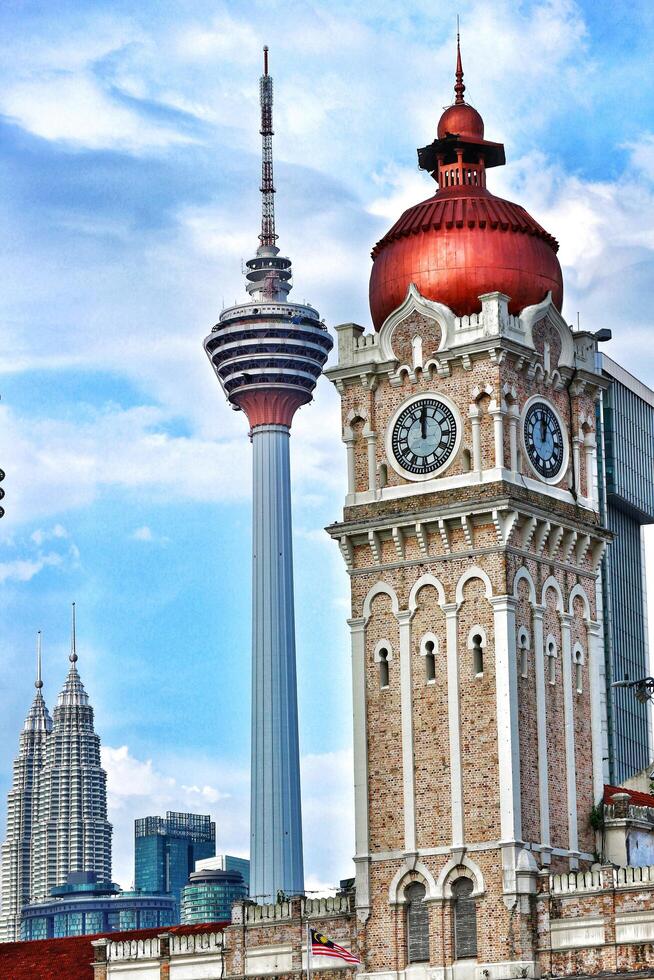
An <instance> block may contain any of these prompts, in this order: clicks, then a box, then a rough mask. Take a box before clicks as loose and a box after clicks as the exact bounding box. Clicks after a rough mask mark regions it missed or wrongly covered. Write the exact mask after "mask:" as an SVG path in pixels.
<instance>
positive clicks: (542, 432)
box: [540, 418, 547, 442]
mask: <svg viewBox="0 0 654 980" xmlns="http://www.w3.org/2000/svg"><path fill="white" fill-rule="evenodd" d="M546 438H547V422H546V420H545V418H542V419H541V420H540V440H541V442H545V439H546Z"/></svg>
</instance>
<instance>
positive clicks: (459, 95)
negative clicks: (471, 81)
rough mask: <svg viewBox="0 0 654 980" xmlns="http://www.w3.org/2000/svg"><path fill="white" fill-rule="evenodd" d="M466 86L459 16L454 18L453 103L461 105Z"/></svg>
mask: <svg viewBox="0 0 654 980" xmlns="http://www.w3.org/2000/svg"><path fill="white" fill-rule="evenodd" d="M465 90H466V87H465V85H464V84H463V65H462V63H461V35H460V34H459V16H458V14H457V18H456V82H455V83H454V96H455V98H454V104H455V105H461V103H462V102H465V99H464V98H463V93H464V92H465Z"/></svg>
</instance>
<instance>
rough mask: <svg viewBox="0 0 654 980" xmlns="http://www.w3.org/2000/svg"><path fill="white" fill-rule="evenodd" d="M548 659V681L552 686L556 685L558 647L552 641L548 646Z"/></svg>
mask: <svg viewBox="0 0 654 980" xmlns="http://www.w3.org/2000/svg"><path fill="white" fill-rule="evenodd" d="M547 659H548V680H549V682H550V684H556V647H555V646H554V643H552V641H551V640H550V642H549V643H548V645H547Z"/></svg>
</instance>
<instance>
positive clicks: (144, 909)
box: [21, 871, 176, 940]
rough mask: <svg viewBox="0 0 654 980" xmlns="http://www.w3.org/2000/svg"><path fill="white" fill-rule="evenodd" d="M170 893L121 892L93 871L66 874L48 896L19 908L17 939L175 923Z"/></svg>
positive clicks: (85, 933)
mask: <svg viewBox="0 0 654 980" xmlns="http://www.w3.org/2000/svg"><path fill="white" fill-rule="evenodd" d="M175 920H176V907H175V901H174V899H173V897H172V896H171V895H151V894H144V893H141V892H135V891H134V892H124V891H121V889H120V888H119V886H118V885H116V884H114V883H113V882H109V883H108V882H106V881H105V882H99V881H98V879H97V875H96V874H95V872H93V871H76V872H72V873H71V874H69V875H68V878H67V881H66V884H65V885H60V886H58V887H57V888H53V889H52V897H51V898H50V899H47V900H45V901H43V902H37V903H34V904H33V905H28V906H26V907H25V908H24V909H23V913H22V922H21V939H24V940H26V939H27V940H29V939H59V938H62V937H65V936H86V935H93V934H95V933H104V932H122V931H125V930H128V929H159V928H164V927H167V926H171V925H174V924H175Z"/></svg>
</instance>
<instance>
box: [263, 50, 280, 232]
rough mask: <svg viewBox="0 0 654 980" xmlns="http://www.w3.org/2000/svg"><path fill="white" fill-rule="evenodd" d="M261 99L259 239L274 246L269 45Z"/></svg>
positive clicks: (271, 93) (271, 88) (271, 97)
mask: <svg viewBox="0 0 654 980" xmlns="http://www.w3.org/2000/svg"><path fill="white" fill-rule="evenodd" d="M259 101H260V103H261V234H260V235H259V240H260V242H261V244H262V245H264V246H266V245H267V246H274V245H275V242H276V241H277V237H278V236H277V235H276V234H275V198H274V194H275V184H274V181H273V152H272V138H273V125H272V107H273V82H272V78H271V76H270V75H269V74H268V45H266V46H265V47H264V49H263V75H262V76H261V78H260V80H259Z"/></svg>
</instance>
